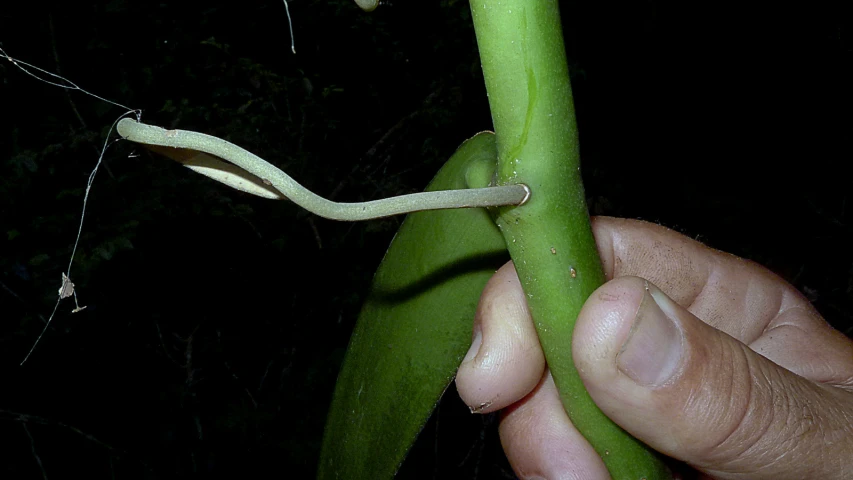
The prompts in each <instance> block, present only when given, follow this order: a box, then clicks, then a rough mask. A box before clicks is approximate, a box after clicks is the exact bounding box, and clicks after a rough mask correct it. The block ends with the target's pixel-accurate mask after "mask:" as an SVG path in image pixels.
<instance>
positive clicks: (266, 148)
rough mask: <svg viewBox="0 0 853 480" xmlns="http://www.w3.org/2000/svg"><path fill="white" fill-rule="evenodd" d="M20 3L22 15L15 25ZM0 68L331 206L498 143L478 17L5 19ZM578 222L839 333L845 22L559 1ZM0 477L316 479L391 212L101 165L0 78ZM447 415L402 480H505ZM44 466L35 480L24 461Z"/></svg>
mask: <svg viewBox="0 0 853 480" xmlns="http://www.w3.org/2000/svg"><path fill="white" fill-rule="evenodd" d="M10 5H11V4H10ZM14 5H15V9H10V8H6V7H4V8H3V9H2V11H0V46H2V48H3V49H5V50H6V51H7V53H8V54H9V55H11V56H12V57H15V58H17V59H20V60H23V61H26V62H30V63H33V64H35V65H38V66H40V67H42V68H45V69H46V70H48V71H51V72H58V73H61V74H62V75H63V76H65V77H67V78H68V79H70V80H71V81H73V82H75V83H76V84H77V85H79V86H80V87H81V88H84V89H86V90H88V91H90V92H93V93H96V94H97V95H100V96H102V97H105V98H108V99H111V100H113V101H115V102H118V103H120V104H122V105H126V106H128V107H130V108H141V109H142V110H143V121H146V122H148V123H152V124H157V125H161V126H164V127H169V128H182V129H188V130H197V131H202V132H206V133H210V134H213V135H217V136H221V137H223V138H226V139H228V140H230V141H232V142H234V143H237V144H239V145H241V146H243V147H245V148H247V149H249V150H251V151H253V152H255V153H258V154H260V155H261V156H263V157H265V158H267V159H268V160H270V161H272V162H273V163H276V164H278V165H279V166H280V167H282V168H283V169H284V170H285V171H287V172H289V173H290V174H292V175H293V176H294V177H295V178H296V179H297V180H299V181H300V182H302V183H304V184H305V185H306V186H308V187H310V188H312V189H313V190H314V191H316V192H318V193H320V194H322V195H326V196H331V197H333V198H335V199H336V200H341V201H357V200H366V199H375V198H381V197H386V196H390V195H395V194H401V193H409V192H414V191H418V190H420V189H422V188H423V187H424V185H426V183H427V182H428V180H429V179H430V177H431V176H432V175H433V174H434V173H435V172H436V171H437V170H438V168H439V167H440V165H441V164H442V163H443V161H444V160H445V159H446V158H447V157H449V155H450V154H451V153H452V152H453V150H454V149H455V148H456V147H457V146H458V145H459V144H460V143H461V142H462V141H463V140H465V139H466V138H468V137H470V136H472V135H473V134H474V133H476V132H478V131H481V130H485V129H489V128H490V117H489V110H488V104H487V101H486V95H485V91H484V87H483V81H482V76H481V72H480V70H479V61H478V58H477V53H476V45H475V42H474V34H473V29H472V27H471V23H470V14H469V11H468V5H467V2H463V1H456V0H440V1H439V0H418V1H403V0H395V1H394V2H393V3H392V4H387V5H383V6H382V7H381V8H380V9H379V10H377V11H376V12H373V13H372V14H366V13H363V12H361V11H360V10H358V9H357V8H356V7H355V5H354V4H352V3H351V2H350V1H349V0H346V1H345V0H324V1H313V0H293V1H292V2H291V3H290V9H291V13H292V14H293V21H294V31H295V39H296V49H297V54H296V55H293V54H292V53H291V52H290V37H289V33H288V29H287V20H286V17H285V11H284V6H283V4H282V3H281V2H276V1H268V2H260V1H257V0H243V1H240V2H222V1H208V2H196V1H186V0H181V1H177V0H162V1H159V2H145V1H141V0H112V1H100V0H95V1H90V2H43V3H42V2H15V3H14ZM562 12H563V22H564V25H565V29H566V32H565V34H566V43H567V51H568V54H569V62H570V66H571V73H572V81H573V86H574V90H575V101H576V106H577V114H578V122H579V128H580V132H581V145H582V147H581V148H582V156H583V160H584V178H585V182H586V194H587V198H588V200H589V204H590V209H591V212H592V213H595V214H605V215H615V216H623V217H630V218H642V219H646V220H650V221H654V222H658V223H661V224H663V225H666V226H668V227H671V228H674V229H676V230H678V231H681V232H683V233H685V234H686V235H689V236H691V237H694V238H698V239H699V240H701V241H703V242H706V243H707V244H709V245H711V246H713V247H715V248H719V249H722V250H726V251H729V252H731V253H734V254H736V255H740V256H743V257H747V258H751V259H753V260H756V261H757V262H760V263H762V264H764V265H766V266H767V267H769V268H771V269H772V270H774V271H775V272H777V273H779V274H780V275H782V276H783V277H784V278H786V279H787V280H788V281H790V282H792V283H793V284H794V285H796V287H797V288H799V289H800V291H802V292H803V293H804V294H805V295H807V296H808V297H809V298H810V299H811V300H812V301H813V302H814V303H815V305H816V306H817V307H818V308H819V309H820V311H821V312H822V313H823V315H824V316H825V317H826V318H827V319H828V320H829V321H830V322H831V323H832V324H833V325H835V326H836V327H837V328H839V329H841V330H842V331H844V332H845V333H847V334H848V335H851V332H853V315H851V314H853V302H851V300H853V290H851V288H853V283H851V281H853V253H851V245H853V241H851V240H853V231H851V214H850V208H849V206H848V203H849V196H850V192H851V188H850V187H851V183H853V181H852V180H851V176H850V172H849V170H850V169H849V163H850V161H851V160H853V155H851V153H853V152H851V132H853V115H851V113H850V112H851V111H853V109H851V107H853V94H851V88H850V85H853V67H851V65H853V36H851V35H852V34H853V28H851V21H850V18H851V13H853V12H851V4H850V2H846V1H834V2H819V1H818V2H807V3H801V4H796V5H794V4H791V6H783V5H780V4H778V3H769V2H767V3H755V2H731V3H725V2H723V3H720V2H715V3H713V4H711V3H696V2H660V1H653V0H650V1H643V2H622V1H619V2H591V1H585V2H578V1H571V2H562ZM0 82H1V83H0V98H2V104H0V109H2V110H0V112H2V114H0V121H2V122H4V126H3V128H2V130H0V131H2V134H0V142H2V143H0V165H2V166H0V198H2V202H0V342H2V348H0V375H2V376H1V377H0V380H2V383H0V385H2V387H0V388H2V394H1V395H0V444H2V445H4V449H3V454H4V455H2V459H0V477H2V478H42V477H47V478H67V477H71V476H78V475H79V476H83V477H84V478H92V479H98V478H121V479H125V478H146V479H155V478H156V479H160V478H196V477H199V478H201V477H205V478H207V477H239V478H267V477H270V478H273V477H277V478H282V477H284V478H309V477H311V476H312V475H313V472H314V469H315V464H316V462H317V455H318V450H319V444H320V440H321V435H322V429H323V424H324V416H325V412H326V409H327V407H328V403H329V401H330V398H331V392H332V388H333V385H334V380H335V375H336V373H337V370H338V367H339V364H340V361H341V359H342V357H343V354H344V350H345V348H346V344H347V340H348V337H349V334H350V331H351V329H352V326H353V323H354V321H355V317H356V315H357V313H358V309H359V306H360V303H361V301H362V299H363V297H364V294H365V292H366V289H367V287H368V285H369V281H370V278H371V275H372V272H373V270H374V269H375V268H376V266H377V265H378V263H379V261H380V259H381V257H382V254H383V253H384V250H385V248H386V247H387V245H388V243H389V241H390V239H391V237H392V236H393V233H394V231H395V229H396V227H397V226H398V225H399V223H400V221H401V219H400V218H393V219H386V220H380V221H372V222H365V223H359V224H346V223H338V222H332V221H327V220H324V219H321V218H316V217H314V216H313V215H310V214H306V213H305V212H302V211H299V210H298V209H297V208H295V207H294V206H292V205H289V204H286V203H284V202H272V201H268V200H263V199H259V198H254V197H250V196H248V195H245V194H242V193H240V192H236V191H234V190H230V189H228V188H227V187H224V186H221V185H219V184H216V183H214V182H212V181H209V180H207V179H205V178H203V177H201V176H199V175H196V174H193V173H191V172H189V171H187V170H185V169H182V168H181V167H180V166H178V165H176V164H174V163H173V162H171V161H168V160H166V159H163V158H161V157H157V156H153V155H150V154H148V153H146V152H144V151H142V150H141V149H139V148H134V147H133V146H132V145H129V144H127V143H118V144H112V145H111V147H110V148H109V150H108V151H107V153H106V155H105V157H104V163H103V165H102V167H101V169H100V171H99V172H98V176H97V178H96V180H95V182H94V186H93V187H92V190H91V195H90V197H89V205H88V209H87V211H86V222H85V224H84V226H83V235H82V238H81V240H80V246H79V249H78V250H77V254H76V257H75V260H74V264H73V266H72V270H71V273H72V278H73V280H74V282H75V283H76V285H77V290H78V294H79V300H80V302H81V305H87V306H88V308H87V309H86V310H84V311H83V312H81V313H77V314H71V312H70V311H71V309H72V308H73V304H72V301H71V300H66V301H64V302H63V303H62V304H61V306H60V307H59V310H58V312H57V314H56V317H55V318H54V320H53V322H52V324H51V326H50V328H49V329H48V330H47V332H46V333H45V335H44V338H43V339H42V341H41V343H40V344H39V345H38V347H37V349H36V350H35V352H34V354H33V356H32V357H31V358H30V360H29V361H28V362H27V363H26V364H25V365H24V366H23V367H20V366H18V364H19V363H20V361H21V360H22V359H23V357H24V355H25V354H26V353H27V351H28V350H29V349H30V347H31V345H32V344H33V342H34V341H35V339H36V337H38V335H39V333H40V332H41V330H42V328H43V326H44V323H43V321H44V319H46V318H47V317H48V316H49V314H50V312H51V310H52V308H53V306H54V303H55V299H56V291H57V289H58V288H59V286H60V284H61V279H60V273H61V272H63V271H65V270H66V268H67V264H68V261H69V258H70V254H71V249H72V247H73V243H74V238H75V235H76V233H77V227H78V222H79V215H80V210H81V206H82V200H83V194H84V192H85V185H86V180H87V177H88V175H89V173H90V171H91V169H92V168H93V167H94V165H95V163H96V161H97V158H98V152H99V151H100V148H101V146H102V144H103V143H104V140H105V138H106V134H107V132H108V130H109V127H110V125H111V124H112V123H113V121H114V120H115V119H116V118H117V117H118V116H119V115H120V114H121V113H123V110H122V109H120V108H118V107H114V106H112V105H109V104H107V103H104V102H102V101H99V100H96V99H93V98H91V97H88V96H85V95H83V94H81V93H80V92H73V91H72V92H68V91H65V90H62V89H59V88H56V87H52V86H49V85H46V84H44V83H42V82H39V81H38V80H36V79H34V78H32V77H30V76H28V75H26V74H25V73H24V72H22V71H20V70H19V69H18V68H16V67H15V66H14V65H12V64H11V63H9V62H8V61H0ZM454 395H455V393H454V392H453V391H452V389H451V391H450V392H449V394H448V396H447V398H446V399H445V400H444V401H443V403H442V407H441V409H440V413H439V415H438V421H435V418H434V419H433V421H431V423H430V425H429V426H428V428H427V429H426V431H425V433H424V434H423V435H422V438H421V440H420V442H419V443H418V445H417V446H416V447H415V451H414V454H413V455H412V457H411V458H410V461H409V462H408V463H407V464H406V465H405V466H404V467H403V471H402V472H401V475H400V478H513V477H512V473H511V470H510V469H509V467H508V466H507V464H506V461H505V459H503V457H502V456H501V453H500V449H499V445H498V441H497V438H496V434H495V429H494V426H495V424H496V422H495V418H494V417H493V416H487V417H474V416H471V415H470V414H468V413H467V410H466V409H465V407H464V406H463V405H462V404H461V403H460V401H459V400H458V399H457V398H455V397H454ZM40 464H41V465H40Z"/></svg>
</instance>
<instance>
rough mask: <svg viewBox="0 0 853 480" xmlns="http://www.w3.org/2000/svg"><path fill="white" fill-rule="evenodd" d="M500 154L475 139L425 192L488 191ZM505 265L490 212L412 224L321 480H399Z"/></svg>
mask: <svg viewBox="0 0 853 480" xmlns="http://www.w3.org/2000/svg"><path fill="white" fill-rule="evenodd" d="M495 155H496V153H495V141H494V135H493V134H491V133H481V134H479V135H477V136H475V137H473V138H472V139H470V140H468V141H467V142H465V143H464V144H462V146H461V147H460V148H459V149H458V150H457V151H456V153H455V154H454V155H453V157H451V159H450V160H448V162H447V163H446V164H445V166H444V167H443V168H442V169H441V171H439V173H438V175H437V176H436V177H435V179H434V180H433V181H432V183H430V185H429V186H428V187H427V190H446V189H458V188H468V187H469V186H483V185H482V183H483V180H484V178H488V177H489V176H490V173H487V172H494V168H495V158H496V157H495ZM475 177H476V178H475ZM466 178H467V179H468V181H467V182H466ZM471 182H475V183H477V184H478V185H468V183H471ZM507 258H508V257H507V255H506V246H505V244H504V240H503V238H502V237H501V234H500V232H499V231H498V230H497V228H496V227H495V225H494V223H493V222H492V220H491V219H490V217H489V215H488V214H487V213H486V211H485V210H482V209H458V210H444V211H432V212H419V213H413V214H410V215H409V216H408V217H407V218H406V220H405V221H404V222H403V225H402V226H401V227H400V230H399V231H398V232H397V235H396V237H395V238H394V240H393V241H392V243H391V246H390V248H389V249H388V252H387V253H386V254H385V258H384V259H383V261H382V264H381V265H380V267H379V270H378V271H377V272H376V276H375V278H374V283H373V286H372V288H371V292H370V294H369V296H368V299H367V301H366V303H365V305H364V307H363V309H362V312H361V315H360V316H359V319H358V323H357V324H356V327H355V331H354V332H353V335H352V338H351V340H350V345H349V349H348V351H347V356H346V359H345V360H344V365H343V368H342V370H341V373H340V376H339V377H338V383H337V386H336V389H335V395H334V400H333V402H332V406H331V409H330V412H329V416H328V419H327V424H326V430H325V435H324V439H323V448H322V453H321V458H320V466H319V470H318V478H320V479H331V478H339V479H347V480H358V479H371V480H375V479H385V478H392V477H393V476H394V474H395V473H396V471H397V469H398V468H399V466H400V464H401V463H402V461H403V458H404V457H405V455H406V452H407V451H408V450H409V448H410V447H411V445H412V444H413V443H414V441H415V439H416V437H417V435H418V433H419V432H420V430H421V429H422V428H423V426H424V424H425V423H426V421H427V419H428V418H429V415H430V413H431V412H432V410H433V408H434V407H435V405H436V403H437V402H438V400H439V398H440V397H441V394H442V393H443V392H444V390H445V388H447V385H448V384H449V383H450V381H451V380H452V379H453V377H454V375H455V374H456V369H457V368H458V366H459V363H460V362H461V360H462V357H463V356H464V355H465V352H466V351H467V349H468V347H469V346H470V343H471V326H472V323H473V319H474V312H475V309H476V307H477V302H478V299H479V296H480V293H481V292H482V289H483V286H484V285H485V284H486V281H488V279H489V277H490V276H491V275H492V274H493V273H494V272H495V270H496V268H497V267H499V266H500V265H501V264H502V263H503V262H505V261H506V260H507Z"/></svg>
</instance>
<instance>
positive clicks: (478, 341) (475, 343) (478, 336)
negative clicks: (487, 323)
mask: <svg viewBox="0 0 853 480" xmlns="http://www.w3.org/2000/svg"><path fill="white" fill-rule="evenodd" d="M482 344H483V330H481V329H480V328H476V330H474V338H473V339H472V340H471V348H469V349H468V353H466V354H465V358H463V359H462V362H463V363H464V362H470V361H471V360H473V359H474V357H476V356H477V352H479V351H480V345H482Z"/></svg>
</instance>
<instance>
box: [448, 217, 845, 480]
mask: <svg viewBox="0 0 853 480" xmlns="http://www.w3.org/2000/svg"><path fill="white" fill-rule="evenodd" d="M593 231H594V233H595V237H596V243H597V248H598V250H599V253H600V255H601V258H602V263H603V264H604V271H605V274H606V276H607V279H608V282H607V283H606V284H605V285H604V286H602V287H601V288H599V289H598V290H596V292H594V293H593V295H592V296H591V297H590V299H589V300H588V301H587V302H586V304H585V305H584V307H583V309H582V311H581V313H580V316H579V318H578V323H577V326H576V328H575V332H574V334H575V337H574V343H573V348H574V350H573V354H574V359H575V362H576V364H577V365H578V369H579V370H580V371H581V374H582V377H583V379H584V384H585V385H586V387H587V389H588V390H589V392H590V394H591V396H592V398H593V399H594V400H595V401H596V403H597V404H598V405H599V406H600V407H601V408H602V410H603V411H604V412H605V413H607V414H608V416H610V417H611V418H613V420H615V421H616V423H618V424H619V425H621V426H622V427H623V428H625V429H626V430H628V431H629V432H630V433H631V434H632V435H635V436H636V437H637V438H639V439H640V440H642V441H644V442H645V443H647V444H648V445H650V446H651V447H653V448H655V449H656V450H658V451H660V452H662V453H665V454H666V455H668V456H671V457H673V458H676V459H678V460H681V461H682V462H686V463H687V464H689V465H690V466H692V467H694V468H695V469H696V470H698V471H699V472H700V473H699V475H700V478H725V479H747V478H749V479H772V480H785V479H798V478H822V479H841V478H845V475H847V473H848V472H850V471H851V470H853V427H851V425H853V422H851V419H853V388H851V385H853V342H851V341H850V339H848V338H847V337H845V336H844V335H843V334H841V333H840V332H838V331H836V330H834V329H832V328H831V327H830V326H829V325H828V324H827V323H826V322H825V321H824V320H823V319H822V318H821V317H820V315H819V314H818V313H817V312H816V310H815V309H814V307H813V306H812V305H811V304H810V303H809V302H808V300H807V299H805V298H804V297H803V296H802V295H801V294H799V293H798V292H797V291H796V289H795V288H793V287H792V286H791V285H789V284H787V283H786V282H784V281H783V280H782V279H780V278H779V277H778V276H776V275H774V274H773V273H772V272H770V271H768V270H767V269H765V268H763V267H761V266H759V265H757V264H755V263H753V262H750V261H747V260H743V259H740V258H737V257H735V256H732V255H729V254H727V253H724V252H720V251H717V250H713V249H710V248H708V247H706V246H704V245H702V244H700V243H699V242H696V241H694V240H692V239H689V238H687V237H684V236H682V235H680V234H678V233H676V232H673V231H671V230H668V229H665V228H663V227H660V226H657V225H654V224H650V223H645V222H640V221H632V220H620V219H613V218H597V219H594V221H593ZM519 288H520V287H519V286H518V280H517V279H516V278H515V274H514V269H513V268H512V265H511V264H507V265H506V266H504V267H503V268H501V270H499V271H498V273H497V274H496V275H495V276H494V277H493V278H492V280H490V282H489V283H488V284H487V287H486V289H485V290H484V292H483V296H482V297H481V300H480V307H479V309H478V313H477V316H476V321H477V322H478V324H479V325H478V326H477V327H475V328H478V329H481V330H482V331H483V332H484V336H483V341H482V346H481V347H480V348H481V349H486V350H487V351H488V352H490V356H492V357H496V358H500V359H502V361H500V362H494V363H492V364H488V365H480V364H478V363H477V362H476V361H468V362H463V363H462V366H461V367H460V371H459V375H458V377H457V387H458V389H459V391H460V395H462V397H463V399H464V400H465V401H466V402H467V403H468V404H472V403H473V404H476V403H477V402H481V401H482V398H483V397H484V396H485V395H488V396H490V397H494V396H498V397H499V398H500V399H501V400H500V401H499V402H496V403H494V404H493V405H492V406H491V407H490V409H489V410H488V411H492V410H496V409H500V408H505V410H504V415H503V417H502V422H501V427H500V431H501V440H502V443H503V445H504V449H505V450H506V452H507V456H508V458H509V459H510V462H511V463H512V465H513V467H514V469H515V470H516V472H517V473H518V474H519V476H520V477H521V478H528V477H532V476H536V475H538V476H543V477H545V478H585V479H593V480H594V479H605V478H608V474H607V471H606V470H605V469H604V467H603V465H601V463H600V460H599V459H598V458H596V456H595V455H592V454H589V453H584V448H588V445H587V444H586V442H585V441H584V440H583V439H582V438H581V437H580V436H579V435H578V433H577V430H576V429H574V427H573V426H572V424H571V422H570V421H569V420H568V419H567V418H565V417H564V416H561V415H560V411H559V407H558V402H557V399H556V392H555V391H554V389H553V387H552V381H551V379H550V376H549V375H548V374H547V371H546V369H545V367H544V366H542V364H541V362H538V361H537V360H536V354H535V351H537V350H539V347H538V345H536V344H535V343H534V342H532V341H530V340H529V339H528V338H527V337H526V336H525V335H524V334H523V332H524V331H525V329H529V328H532V327H530V326H525V325H526V324H529V323H530V322H531V320H530V318H529V316H525V315H524V309H523V308H521V307H519V306H517V305H513V303H514V302H515V301H516V300H514V299H515V298H516V297H515V295H516V293H515V292H516V291H517V290H518V289H519ZM648 293H650V294H651V296H652V297H653V299H654V302H655V303H656V304H657V305H658V306H659V308H660V310H661V311H662V312H663V313H664V314H665V315H666V316H667V318H669V319H671V320H672V321H673V324H674V325H675V327H676V329H677V331H678V332H679V335H681V336H682V337H683V345H684V353H683V358H682V359H681V362H680V363H679V366H678V369H677V373H676V374H675V375H674V376H673V377H672V378H671V379H670V380H669V381H667V382H664V383H663V384H661V385H654V386H651V387H644V386H641V385H638V384H637V383H635V382H634V381H633V380H631V378H629V377H628V376H627V375H626V374H625V373H623V371H622V370H621V369H620V367H619V362H620V360H619V356H620V354H621V352H622V345H623V343H624V342H625V340H626V338H627V337H628V336H629V335H630V332H631V331H632V324H633V323H634V321H635V320H634V318H635V316H637V315H638V314H639V313H641V312H638V309H640V310H642V309H643V308H646V307H643V301H642V300H643V298H645V296H646V295H647V294H648ZM490 305H491V307H489V306H490ZM495 305H498V306H499V309H495V308H494V306H495ZM496 312H497V313H500V315H495V314H494V313H496ZM700 319H701V320H700ZM519 332H522V333H521V334H519ZM530 350H533V351H534V353H531V351H530ZM514 375H518V376H514ZM500 379H503V381H501V380H500ZM537 381H538V383H537ZM531 384H534V385H535V387H534V388H532V389H530V387H529V385H531ZM538 431H547V432H549V436H548V437H549V440H548V444H547V445H543V444H541V442H538V440H537V439H536V437H535V435H536V432H538ZM558 451H572V452H577V454H575V455H573V456H571V457H567V456H561V455H556V454H555V452H558ZM579 472H581V473H579ZM683 474H684V475H685V476H687V477H688V478H694V477H695V475H696V472H695V471H692V472H683Z"/></svg>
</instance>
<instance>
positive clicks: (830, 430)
mask: <svg viewBox="0 0 853 480" xmlns="http://www.w3.org/2000/svg"><path fill="white" fill-rule="evenodd" d="M745 321H746V320H745ZM816 348H819V346H818V347H816ZM573 352H574V360H575V364H576V366H577V368H578V370H579V371H580V373H581V377H582V378H583V381H584V385H585V386H586V388H587V390H588V391H589V393H590V395H591V396H592V398H593V400H595V402H596V403H597V404H598V406H599V407H600V408H601V409H602V410H603V411H604V413H606V414H607V415H608V416H609V417H610V418H612V419H613V420H614V421H615V422H616V423H618V424H619V425H621V426H622V427H623V428H624V429H626V430H627V431H629V432H630V433H631V434H632V435H634V436H635V437H637V438H639V439H640V440H642V441H644V442H645V443H646V444H648V445H649V446H651V447H652V448H654V449H656V450H658V451H660V452H662V453H664V454H666V455H669V456H671V457H674V458H676V459H679V460H682V461H684V462H686V463H688V464H690V465H691V466H693V467H695V468H697V469H699V470H701V471H703V472H705V473H707V474H710V475H712V476H713V477H715V478H750V479H764V478H767V479H774V480H781V479H785V478H790V479H794V478H841V477H842V475H843V474H844V473H843V472H844V471H845V469H849V468H851V458H850V457H851V455H850V452H851V451H853V440H851V438H853V435H851V421H850V419H851V418H853V402H851V393H850V392H848V391H845V390H842V389H837V388H832V387H828V386H824V385H819V384H817V383H814V382H811V381H809V380H807V379H805V378H803V377H800V376H797V375H796V374H794V373H792V372H790V371H788V370H786V369H784V368H782V367H780V366H778V365H777V364H775V363H773V362H771V361H770V360H768V359H767V358H765V357H762V356H761V355H759V354H758V353H756V352H754V351H752V350H751V349H749V347H747V346H746V345H744V344H742V343H741V342H739V341H738V340H736V339H734V338H732V337H730V336H729V335H727V334H725V333H723V332H722V331H719V330H716V329H714V328H713V327H710V326H709V325H707V324H705V323H704V322H702V321H700V320H699V319H697V318H696V317H695V316H693V315H692V314H691V313H690V312H689V311H687V310H686V309H684V308H682V307H680V306H679V305H678V304H676V303H675V302H674V301H672V300H670V299H669V298H668V297H667V296H666V295H664V294H663V293H662V292H661V291H660V290H659V289H658V288H657V287H655V286H654V285H652V284H650V283H649V282H647V281H644V280H643V279H640V278H637V277H622V278H618V279H616V280H613V281H611V282H608V283H607V284H605V285H604V286H602V287H601V288H599V289H598V290H597V291H596V292H595V293H593V295H592V296H591V297H590V299H589V300H588V301H587V303H586V305H584V308H583V310H582V311H581V313H580V315H579V317H578V323H577V326H576V327H575V332H574V338H573ZM846 471H848V472H849V470H846Z"/></svg>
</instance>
